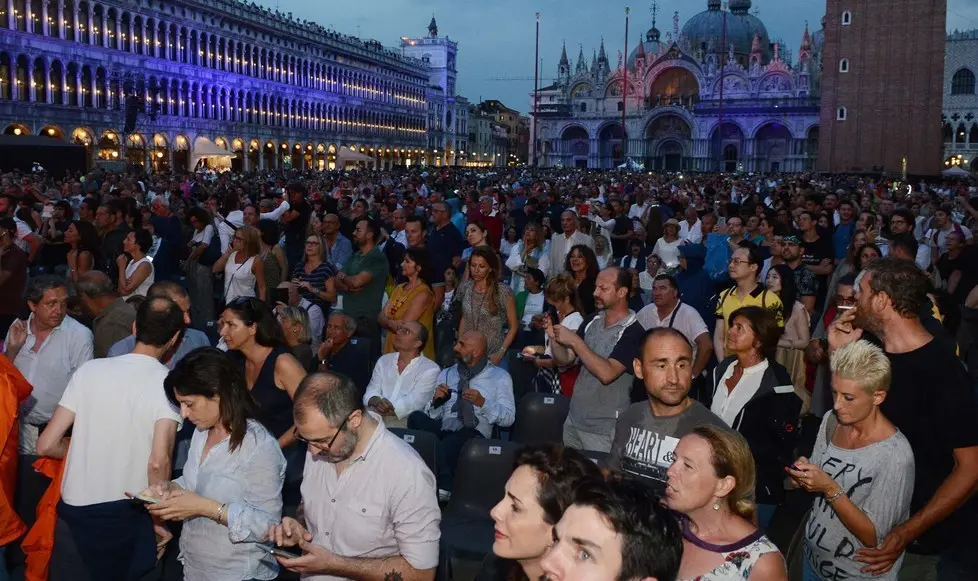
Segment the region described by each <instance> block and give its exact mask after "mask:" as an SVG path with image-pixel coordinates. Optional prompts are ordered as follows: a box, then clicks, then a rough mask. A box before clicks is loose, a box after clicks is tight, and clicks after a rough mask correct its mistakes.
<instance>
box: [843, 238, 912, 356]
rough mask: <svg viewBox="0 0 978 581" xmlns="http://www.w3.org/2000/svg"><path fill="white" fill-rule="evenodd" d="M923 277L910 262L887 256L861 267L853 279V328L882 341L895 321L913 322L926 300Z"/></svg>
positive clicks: (884, 340)
mask: <svg viewBox="0 0 978 581" xmlns="http://www.w3.org/2000/svg"><path fill="white" fill-rule="evenodd" d="M928 288H929V287H928V278H927V275H926V274H925V273H924V272H923V271H921V270H920V269H919V268H917V265H916V264H914V263H913V261H910V260H901V259H899V258H893V257H887V258H879V259H876V260H873V261H872V262H870V263H869V264H864V265H863V271H862V272H861V273H860V274H859V276H858V277H856V284H855V290H856V319H855V321H854V324H855V326H857V327H859V328H861V329H866V330H867V331H869V332H871V333H873V334H874V335H876V336H877V337H880V338H881V339H883V342H884V343H885V342H886V330H887V328H888V327H889V326H890V325H891V323H893V322H894V321H896V320H898V319H916V318H919V316H920V310H921V308H922V307H923V305H924V302H925V301H926V300H927V290H928Z"/></svg>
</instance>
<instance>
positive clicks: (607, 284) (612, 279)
mask: <svg viewBox="0 0 978 581" xmlns="http://www.w3.org/2000/svg"><path fill="white" fill-rule="evenodd" d="M631 288H632V275H631V274H629V272H628V270H626V269H624V268H620V267H618V266H609V267H608V268H606V269H604V270H602V271H601V272H599V273H598V278H597V279H596V280H595V282H594V304H595V306H596V307H597V308H599V309H603V310H614V309H615V308H617V307H619V306H621V305H622V304H627V302H628V293H629V291H630V290H631Z"/></svg>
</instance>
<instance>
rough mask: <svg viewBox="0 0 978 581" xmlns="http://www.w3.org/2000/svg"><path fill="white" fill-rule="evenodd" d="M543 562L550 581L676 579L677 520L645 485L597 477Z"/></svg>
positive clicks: (578, 495)
mask: <svg viewBox="0 0 978 581" xmlns="http://www.w3.org/2000/svg"><path fill="white" fill-rule="evenodd" d="M574 496H575V498H574V502H573V504H571V506H570V507H568V508H567V510H566V511H565V512H564V515H563V516H562V517H561V519H560V521H559V522H558V523H557V526H555V527H554V535H553V536H554V545H553V548H552V549H551V550H550V552H549V553H547V555H546V556H545V557H544V558H543V561H542V563H541V565H542V567H543V570H544V573H545V575H546V576H547V579H549V580H550V581H653V580H656V581H658V580H672V579H675V578H676V575H677V574H678V573H679V562H680V561H681V560H682V533H681V532H680V529H679V525H678V524H677V522H676V519H675V518H674V517H673V516H672V515H671V514H670V513H669V511H668V509H666V508H665V507H664V506H662V505H661V504H660V502H659V499H658V498H657V497H656V495H655V494H654V493H653V492H652V491H651V490H650V489H649V488H647V487H646V486H644V485H643V484H641V483H638V482H635V481H632V480H625V479H619V478H612V479H610V480H608V481H605V480H598V479H593V480H589V481H587V482H586V483H584V484H582V485H580V486H578V488H577V490H576V492H575V495H574Z"/></svg>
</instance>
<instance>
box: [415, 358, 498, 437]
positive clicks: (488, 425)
mask: <svg viewBox="0 0 978 581" xmlns="http://www.w3.org/2000/svg"><path fill="white" fill-rule="evenodd" d="M459 379H460V377H459V375H458V365H453V366H451V367H449V368H447V369H443V370H442V371H441V373H439V374H438V379H436V380H435V385H441V384H445V385H447V386H448V388H449V390H450V392H449V398H448V401H447V402H445V403H444V404H443V405H441V406H439V407H437V408H436V407H434V406H432V405H431V400H430V399H429V400H428V404H427V405H426V406H425V413H427V414H428V416H429V417H431V418H433V419H436V420H437V419H440V420H441V429H443V430H445V431H448V432H457V431H458V430H461V429H462V428H463V427H464V426H463V424H462V419H461V418H460V417H459V414H458V411H457V410H456V411H452V409H453V408H455V407H456V406H455V403H456V402H457V401H458V395H459V394H458V383H459ZM469 389H474V390H476V391H478V392H479V394H480V395H482V397H484V398H485V400H486V401H485V403H484V404H483V405H482V407H479V406H477V405H475V404H472V407H473V409H474V411H475V419H476V421H477V422H478V423H477V424H476V426H475V429H477V430H479V433H480V434H482V435H483V436H485V437H487V438H491V437H492V427H493V426H494V425H498V426H501V427H504V428H505V427H507V426H511V425H513V420H515V419H516V402H515V400H514V397H513V379H512V378H511V377H510V376H509V372H507V371H506V370H505V369H502V368H500V367H496V366H495V365H493V364H492V363H491V362H490V363H487V364H486V368H485V369H483V370H482V372H481V373H479V375H476V376H475V377H473V378H472V379H470V380H469Z"/></svg>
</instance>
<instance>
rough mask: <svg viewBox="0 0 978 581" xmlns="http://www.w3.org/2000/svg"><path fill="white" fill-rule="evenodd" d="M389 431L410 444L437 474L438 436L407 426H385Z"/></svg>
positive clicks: (433, 472) (432, 471)
mask: <svg viewBox="0 0 978 581" xmlns="http://www.w3.org/2000/svg"><path fill="white" fill-rule="evenodd" d="M387 430H388V431H389V432H391V433H392V434H395V435H396V436H397V437H398V438H400V439H402V440H404V441H405V442H407V443H408V444H410V445H411V447H412V448H414V450H415V451H416V452H417V453H418V454H419V455H420V456H421V459H422V460H424V463H425V464H427V465H428V469H429V470H431V473H432V474H434V475H436V476H437V475H438V470H437V468H438V460H437V458H438V452H437V448H438V437H437V436H435V435H434V434H432V433H431V432H424V431H422V430H409V429H408V428H387Z"/></svg>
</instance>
